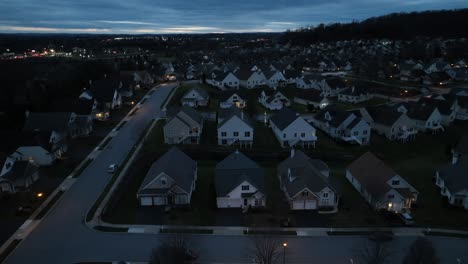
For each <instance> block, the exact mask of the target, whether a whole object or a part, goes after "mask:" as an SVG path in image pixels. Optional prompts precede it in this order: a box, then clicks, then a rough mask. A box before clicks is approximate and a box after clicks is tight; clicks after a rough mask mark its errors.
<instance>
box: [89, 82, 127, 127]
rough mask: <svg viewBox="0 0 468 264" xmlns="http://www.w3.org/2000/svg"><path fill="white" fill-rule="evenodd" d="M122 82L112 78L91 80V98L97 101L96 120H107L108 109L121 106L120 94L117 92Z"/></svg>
mask: <svg viewBox="0 0 468 264" xmlns="http://www.w3.org/2000/svg"><path fill="white" fill-rule="evenodd" d="M121 87H122V82H120V81H117V80H113V79H101V80H96V81H93V82H91V92H92V95H93V98H94V99H96V101H97V102H98V105H97V110H98V111H97V113H96V119H97V120H101V121H104V120H107V119H108V118H109V115H110V113H109V112H110V110H112V109H115V108H120V107H121V106H122V95H121V94H120V93H119V90H120V88H121Z"/></svg>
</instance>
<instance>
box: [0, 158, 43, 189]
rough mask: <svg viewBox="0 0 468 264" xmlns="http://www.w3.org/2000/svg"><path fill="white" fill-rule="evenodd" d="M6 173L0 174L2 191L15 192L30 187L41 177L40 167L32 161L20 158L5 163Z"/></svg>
mask: <svg viewBox="0 0 468 264" xmlns="http://www.w3.org/2000/svg"><path fill="white" fill-rule="evenodd" d="M5 167H7V168H6V169H7V171H6V173H4V174H3V175H1V176H0V193H1V192H7V193H15V192H17V191H21V190H26V189H28V188H29V187H30V186H31V185H32V184H33V183H34V182H35V181H37V180H38V179H39V173H38V170H39V167H38V166H37V165H35V164H34V163H33V162H31V161H27V160H19V161H14V163H13V164H11V163H8V164H5Z"/></svg>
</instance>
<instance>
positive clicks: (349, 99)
mask: <svg viewBox="0 0 468 264" xmlns="http://www.w3.org/2000/svg"><path fill="white" fill-rule="evenodd" d="M371 98H372V94H371V93H370V92H369V91H368V90H367V89H365V88H360V87H355V86H352V87H350V88H346V89H345V90H343V91H341V92H339V94H338V101H340V102H344V103H352V104H357V103H362V102H366V101H369V100H370V99H371Z"/></svg>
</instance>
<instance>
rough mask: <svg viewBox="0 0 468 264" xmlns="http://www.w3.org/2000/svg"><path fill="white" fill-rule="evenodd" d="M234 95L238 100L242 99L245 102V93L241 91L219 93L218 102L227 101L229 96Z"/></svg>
mask: <svg viewBox="0 0 468 264" xmlns="http://www.w3.org/2000/svg"><path fill="white" fill-rule="evenodd" d="M234 94H237V96H239V97H240V98H242V99H243V100H247V94H246V92H245V91H243V90H228V91H223V92H221V94H220V96H219V100H220V101H222V102H223V101H226V100H227V99H229V98H230V97H231V96H233V95H234Z"/></svg>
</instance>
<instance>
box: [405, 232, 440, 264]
mask: <svg viewBox="0 0 468 264" xmlns="http://www.w3.org/2000/svg"><path fill="white" fill-rule="evenodd" d="M438 263H440V260H439V257H438V256H437V253H436V250H435V248H434V245H433V244H432V242H431V241H430V240H429V239H427V238H424V237H418V238H417V239H416V240H415V241H414V242H413V244H411V247H410V249H409V251H408V254H407V255H406V257H405V259H404V260H403V264H438Z"/></svg>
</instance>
